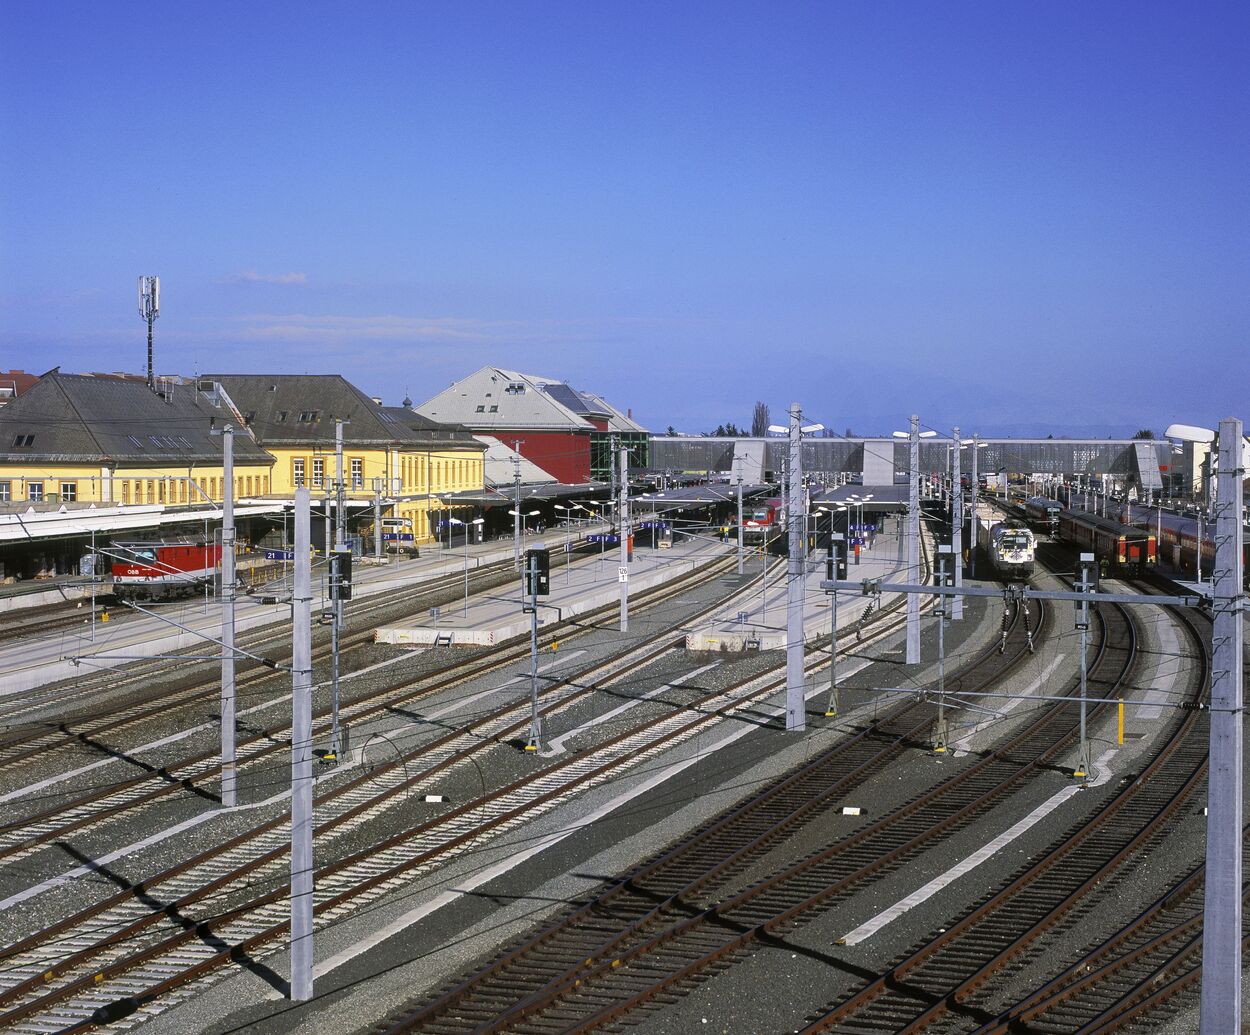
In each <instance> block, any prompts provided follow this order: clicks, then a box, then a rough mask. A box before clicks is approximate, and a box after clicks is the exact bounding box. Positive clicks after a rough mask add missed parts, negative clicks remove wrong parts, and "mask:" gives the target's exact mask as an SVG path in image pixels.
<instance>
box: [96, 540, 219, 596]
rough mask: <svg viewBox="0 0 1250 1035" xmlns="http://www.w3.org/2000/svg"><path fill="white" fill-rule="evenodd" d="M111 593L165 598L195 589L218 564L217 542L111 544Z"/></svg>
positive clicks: (185, 593)
mask: <svg viewBox="0 0 1250 1035" xmlns="http://www.w3.org/2000/svg"><path fill="white" fill-rule="evenodd" d="M112 545H113V549H112V554H113V565H112V574H113V594H114V596H117V597H118V598H120V599H124V600H166V599H169V598H170V597H177V596H184V595H188V594H191V593H196V592H199V591H200V590H201V589H203V588H204V585H205V584H206V583H208V582H211V581H212V579H213V576H214V575H215V574H216V571H217V566H218V565H219V564H220V563H221V545H220V544H219V543H205V542H203V541H200V542H192V541H189V540H182V541H176V542H175V541H161V542H151V541H145V542H116V543H113V544H112Z"/></svg>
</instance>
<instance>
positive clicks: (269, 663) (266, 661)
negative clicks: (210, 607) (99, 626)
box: [66, 600, 287, 671]
mask: <svg viewBox="0 0 1250 1035" xmlns="http://www.w3.org/2000/svg"><path fill="white" fill-rule="evenodd" d="M122 602H123V603H124V604H125V605H126V606H127V607H129V608H131V609H132V610H135V611H138V612H139V613H140V614H145V615H147V616H149V617H150V618H155V619H157V620H158V621H161V622H164V623H165V624H166V625H172V626H173V627H174V628H175V629H181V630H182V631H183V632H185V633H190V634H191V635H192V636H198V637H199V638H200V639H202V640H206V641H207V642H209V643H215V644H217V646H218V647H224V646H225V644H223V643H222V641H221V640H219V639H217V638H216V637H213V636H209V635H208V633H204V632H200V631H199V630H198V629H192V628H191V627H190V626H187V625H183V624H182V623H181V622H175V621H174V620H173V619H172V618H166V617H165V616H164V615H162V614H158V613H157V612H156V611H149V610H148V609H147V608H146V607H143V606H142V605H141V604H136V603H134V602H133V601H130V600H126V601H122ZM232 649H233V651H234V654H235V656H236V657H241V658H249V659H251V660H252V661H255V662H259V663H260V664H262V665H264V666H265V668H272V669H279V670H282V671H286V670H287V666H286V665H280V664H278V663H277V662H276V661H274V660H273V659H272V658H265V657H261V655H259V654H253V653H251V651H246V650H243V648H242V647H238V646H234V647H233V648H232ZM156 656H157V657H159V656H160V655H156ZM129 658H130V655H109V654H78V655H69V656H67V657H66V660H67V661H73V662H75V663H77V662H78V661H80V660H83V661H91V660H129ZM217 660H220V657H218V659H217Z"/></svg>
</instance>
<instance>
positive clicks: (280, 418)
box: [276, 410, 289, 424]
mask: <svg viewBox="0 0 1250 1035" xmlns="http://www.w3.org/2000/svg"><path fill="white" fill-rule="evenodd" d="M288 412H289V411H287V410H279V411H278V415H277V418H276V419H277V421H278V423H279V424H285V423H286V415H287V413H288Z"/></svg>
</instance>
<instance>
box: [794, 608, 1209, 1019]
mask: <svg viewBox="0 0 1250 1035" xmlns="http://www.w3.org/2000/svg"><path fill="white" fill-rule="evenodd" d="M1174 613H1176V614H1178V615H1179V616H1180V617H1181V619H1182V621H1183V622H1184V623H1185V627H1186V628H1187V629H1188V630H1189V632H1190V636H1191V640H1192V642H1194V643H1195V644H1197V645H1198V646H1199V647H1200V648H1201V647H1202V639H1201V636H1200V635H1199V633H1198V631H1197V629H1196V628H1195V626H1194V625H1193V624H1192V622H1193V620H1192V618H1191V616H1189V615H1187V614H1185V613H1183V612H1179V611H1177V612H1174ZM1199 657H1201V658H1202V660H1203V665H1204V667H1203V678H1202V680H1201V686H1200V687H1199V688H1198V689H1197V690H1196V691H1195V693H1194V695H1193V701H1194V703H1197V701H1199V700H1200V699H1201V695H1202V694H1203V693H1205V692H1206V689H1207V675H1208V672H1209V658H1208V656H1207V654H1206V652H1205V651H1204V650H1201V649H1200V650H1199ZM1182 714H1183V718H1181V719H1180V720H1178V721H1176V722H1174V723H1173V726H1172V729H1171V731H1170V732H1169V735H1168V737H1167V740H1166V742H1165V744H1164V746H1163V748H1162V749H1161V750H1160V751H1159V752H1158V754H1157V755H1156V756H1155V757H1154V759H1153V760H1152V761H1151V762H1150V764H1149V765H1148V766H1147V767H1146V768H1145V769H1144V770H1143V771H1142V773H1141V774H1139V776H1138V777H1137V779H1135V780H1132V781H1129V782H1127V783H1126V784H1125V786H1123V787H1122V788H1121V790H1120V791H1119V792H1118V793H1117V794H1116V795H1115V796H1114V797H1112V798H1111V800H1110V801H1109V802H1107V803H1106V804H1105V805H1104V806H1103V807H1102V808H1101V809H1100V810H1099V811H1098V812H1097V813H1096V814H1095V815H1094V816H1093V817H1092V818H1091V819H1089V820H1086V821H1083V822H1081V823H1079V824H1077V825H1075V826H1073V827H1072V828H1070V829H1069V830H1067V831H1065V832H1064V834H1063V835H1062V836H1061V837H1059V838H1057V839H1056V840H1055V841H1054V842H1053V843H1052V845H1051V846H1050V847H1049V849H1048V850H1047V851H1045V852H1043V853H1041V856H1040V858H1039V860H1038V861H1037V862H1036V863H1034V864H1031V865H1026V866H1025V867H1023V868H1021V870H1020V871H1018V872H1017V873H1016V874H1015V875H1014V876H1013V878H1012V879H1011V880H1010V881H1009V883H1007V884H1006V886H1004V887H1002V888H1001V889H1000V890H998V891H996V892H994V893H993V894H991V895H990V896H988V897H987V898H986V899H985V900H984V901H983V902H982V903H981V904H980V905H978V906H977V907H976V908H975V909H974V910H973V911H972V912H970V913H969V914H968V915H966V916H965V917H964V918H963V919H961V920H960V921H959V922H958V923H956V924H953V925H952V926H950V927H948V928H947V930H946V931H944V932H943V933H942V934H940V935H939V936H938V937H936V938H934V939H932V940H931V941H930V942H928V943H927V944H926V945H924V946H923V947H922V948H920V949H919V950H917V951H916V952H914V953H911V954H910V955H909V956H908V957H907V958H906V959H904V960H902V961H900V962H899V963H898V964H897V965H896V966H894V967H892V968H891V969H890V970H889V971H888V972H887V973H886V974H883V975H881V976H880V977H878V978H876V979H875V980H873V981H871V982H869V983H867V984H866V985H865V986H864V987H862V988H861V989H859V990H858V991H856V992H855V993H853V994H852V995H850V996H849V997H848V998H847V999H845V1000H844V1001H843V1002H841V1003H839V1004H837V1005H836V1006H834V1007H832V1008H831V1009H829V1010H828V1011H826V1012H824V1013H823V1014H821V1015H820V1016H819V1017H817V1018H815V1019H814V1020H813V1021H812V1023H811V1024H809V1026H808V1027H807V1028H805V1029H804V1030H805V1031H806V1032H824V1031H836V1032H847V1033H850V1032H858V1033H864V1032H880V1031H891V1032H919V1031H925V1030H944V1031H951V1030H964V1029H966V1028H968V1027H975V1026H976V1024H977V1023H979V1020H980V1018H981V1016H982V1015H983V1010H984V1002H985V1000H986V999H987V998H988V997H989V995H990V984H989V983H990V982H992V981H993V979H994V977H995V975H997V974H998V973H1000V972H1001V971H1002V970H1003V969H1004V968H1005V967H1008V966H1011V965H1013V964H1015V963H1018V962H1019V961H1020V960H1021V959H1022V958H1023V957H1024V955H1025V954H1026V953H1028V952H1030V951H1031V950H1032V949H1033V947H1034V946H1036V944H1037V943H1038V941H1039V940H1040V939H1041V938H1042V937H1043V936H1044V935H1047V934H1050V933H1052V932H1055V931H1056V930H1057V929H1058V928H1059V927H1060V926H1061V925H1071V924H1073V923H1075V922H1076V920H1077V918H1078V917H1079V915H1080V912H1081V910H1083V909H1085V908H1088V906H1089V904H1090V895H1091V892H1092V891H1093V890H1094V889H1095V888H1096V887H1097V886H1098V885H1099V884H1100V883H1103V882H1106V881H1109V880H1112V879H1114V878H1116V877H1117V876H1120V875H1122V874H1123V873H1124V872H1125V870H1126V868H1127V867H1128V866H1129V865H1131V864H1132V863H1133V862H1134V861H1135V860H1136V859H1137V858H1138V857H1139V855H1140V853H1142V852H1143V851H1146V850H1148V849H1149V848H1150V847H1151V846H1152V845H1154V844H1155V843H1157V841H1158V840H1159V839H1160V838H1161V837H1162V836H1163V834H1164V833H1165V830H1166V825H1167V823H1168V822H1169V820H1170V819H1171V818H1172V817H1173V816H1175V814H1176V813H1177V811H1178V810H1179V809H1181V808H1182V807H1184V806H1185V805H1186V804H1188V803H1189V801H1190V800H1191V798H1192V796H1193V795H1194V794H1195V792H1196V791H1197V790H1198V789H1199V788H1200V787H1201V786H1202V784H1203V780H1204V776H1205V773H1206V751H1207V743H1206V736H1205V733H1206V730H1205V727H1206V721H1205V717H1204V716H1203V715H1202V713H1200V712H1198V711H1196V710H1189V711H1186V712H1184V713H1182Z"/></svg>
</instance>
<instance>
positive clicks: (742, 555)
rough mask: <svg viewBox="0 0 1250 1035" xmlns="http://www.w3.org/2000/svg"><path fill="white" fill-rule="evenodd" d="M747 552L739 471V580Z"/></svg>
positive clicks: (740, 474) (739, 472)
mask: <svg viewBox="0 0 1250 1035" xmlns="http://www.w3.org/2000/svg"><path fill="white" fill-rule="evenodd" d="M745 560H746V558H745V551H744V549H743V545H742V470H741V469H739V471H738V578H742V566H743V563H744V562H745Z"/></svg>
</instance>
